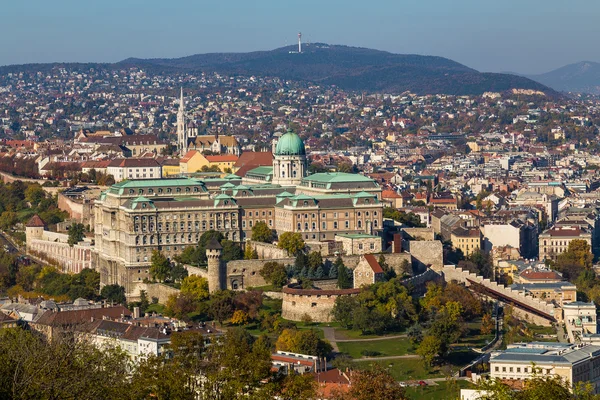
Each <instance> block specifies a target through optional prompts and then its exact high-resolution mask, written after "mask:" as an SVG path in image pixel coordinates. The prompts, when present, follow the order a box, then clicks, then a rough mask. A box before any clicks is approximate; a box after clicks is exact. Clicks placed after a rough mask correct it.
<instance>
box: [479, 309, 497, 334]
mask: <svg viewBox="0 0 600 400" xmlns="http://www.w3.org/2000/svg"><path fill="white" fill-rule="evenodd" d="M493 330H494V320H493V319H492V316H491V315H490V314H488V313H485V314H483V317H482V318H481V329H480V332H481V334H482V335H489V334H490V333H492V331H493Z"/></svg>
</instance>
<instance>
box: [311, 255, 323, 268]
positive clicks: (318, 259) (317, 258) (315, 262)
mask: <svg viewBox="0 0 600 400" xmlns="http://www.w3.org/2000/svg"><path fill="white" fill-rule="evenodd" d="M322 265H323V256H321V252H320V251H311V252H310V253H309V254H308V268H309V269H310V270H313V271H314V270H316V269H317V268H319V267H320V266H322Z"/></svg>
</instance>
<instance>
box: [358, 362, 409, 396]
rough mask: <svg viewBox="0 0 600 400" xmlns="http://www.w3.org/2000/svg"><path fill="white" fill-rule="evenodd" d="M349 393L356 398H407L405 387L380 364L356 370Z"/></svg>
mask: <svg viewBox="0 0 600 400" xmlns="http://www.w3.org/2000/svg"><path fill="white" fill-rule="evenodd" d="M348 394H349V396H350V398H352V399H354V400H372V399H378V400H404V399H407V397H406V394H405V392H404V388H403V387H401V386H400V385H399V384H398V382H396V380H395V379H394V377H393V376H392V375H390V373H389V372H387V371H386V370H384V369H383V368H382V367H381V366H380V365H378V364H374V365H373V367H372V368H371V369H365V370H358V371H354V372H353V374H352V385H351V386H350V390H349V392H348Z"/></svg>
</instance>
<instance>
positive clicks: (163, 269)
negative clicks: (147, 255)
mask: <svg viewBox="0 0 600 400" xmlns="http://www.w3.org/2000/svg"><path fill="white" fill-rule="evenodd" d="M150 262H151V265H150V276H151V277H152V279H156V280H158V281H159V282H163V281H165V279H167V278H168V277H169V276H170V274H171V263H170V262H169V260H168V259H167V257H165V256H164V255H163V254H162V253H161V252H160V251H158V250H153V251H152V258H151V259H150Z"/></svg>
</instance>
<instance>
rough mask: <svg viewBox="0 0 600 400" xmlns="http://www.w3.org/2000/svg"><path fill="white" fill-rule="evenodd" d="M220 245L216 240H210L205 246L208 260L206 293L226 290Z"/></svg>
mask: <svg viewBox="0 0 600 400" xmlns="http://www.w3.org/2000/svg"><path fill="white" fill-rule="evenodd" d="M221 250H223V247H221V244H219V242H218V241H217V240H216V239H214V238H213V239H211V241H210V242H208V244H207V245H206V258H207V259H208V291H209V292H210V293H214V292H216V291H217V290H222V289H225V288H226V285H225V276H224V275H225V273H224V272H225V271H223V269H222V266H221Z"/></svg>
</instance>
